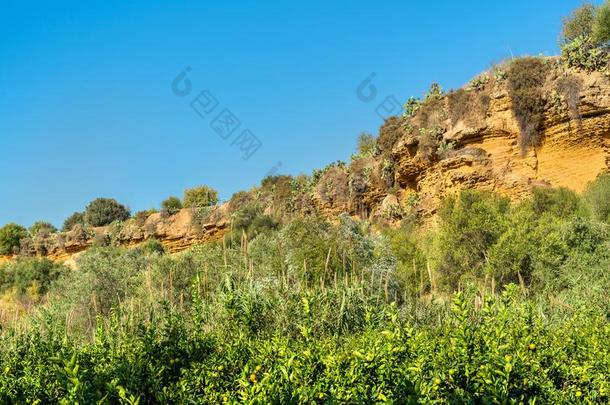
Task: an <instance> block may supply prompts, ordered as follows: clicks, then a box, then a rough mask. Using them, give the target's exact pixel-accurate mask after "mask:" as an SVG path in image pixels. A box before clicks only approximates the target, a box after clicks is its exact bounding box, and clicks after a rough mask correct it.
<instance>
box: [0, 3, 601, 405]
mask: <svg viewBox="0 0 610 405" xmlns="http://www.w3.org/2000/svg"><path fill="white" fill-rule="evenodd" d="M609 4H610V3H608V2H606V3H605V4H604V5H602V6H601V7H595V6H593V5H590V4H585V5H583V6H582V7H581V8H579V9H577V10H575V12H574V13H573V14H572V15H571V16H569V17H568V18H566V20H565V21H564V27H563V32H562V39H561V45H562V58H530V57H527V58H518V59H515V60H513V61H511V62H509V63H505V64H503V65H501V66H497V67H495V68H494V69H492V70H490V71H489V72H486V73H484V74H482V75H480V76H479V77H477V78H475V79H474V80H473V81H472V82H471V83H470V84H469V85H468V86H467V87H465V88H463V89H460V90H457V91H451V92H449V93H444V92H443V90H442V89H441V87H440V86H439V85H438V84H433V85H432V86H431V88H430V90H429V91H428V93H427V94H426V95H425V96H424V97H422V99H415V98H411V99H409V100H408V101H407V103H406V104H405V109H404V110H405V111H404V115H403V116H401V117H392V118H390V119H388V120H387V121H386V123H385V124H384V126H383V127H382V128H381V130H380V134H379V136H378V137H374V136H373V135H371V134H368V133H363V134H362V135H361V136H360V137H359V139H358V147H357V153H356V154H354V155H353V156H352V159H351V161H350V163H344V162H336V163H333V164H331V165H329V166H327V167H326V168H324V169H322V170H316V171H315V172H314V173H313V174H312V176H298V177H292V176H286V175H278V176H269V177H267V178H265V179H264V180H263V181H262V183H261V186H260V187H257V188H253V189H252V190H250V191H248V192H240V193H236V194H235V195H234V196H233V197H232V198H231V200H230V201H229V202H228V204H227V205H226V210H227V212H228V214H227V215H229V216H230V231H229V232H228V233H226V234H225V236H224V238H223V239H222V240H221V241H219V242H216V243H206V244H201V245H198V246H194V247H192V248H191V249H189V250H187V251H184V252H182V253H179V254H175V255H168V254H167V252H166V249H165V248H164V246H163V245H162V244H161V243H160V242H158V241H156V240H154V239H149V240H147V241H146V242H144V243H142V244H140V245H139V246H136V247H132V248H124V247H118V246H116V245H118V244H119V243H117V242H116V236H117V234H118V232H119V231H120V229H121V227H122V226H124V225H125V223H124V222H125V221H126V220H127V219H128V218H130V212H129V209H128V208H127V207H125V206H124V205H122V204H120V203H119V202H117V201H115V200H113V199H106V198H100V199H96V200H94V201H92V202H91V203H90V204H89V205H88V206H87V207H86V208H85V210H84V211H83V212H82V213H81V212H77V213H75V214H73V215H72V216H70V217H69V218H68V219H66V221H65V223H64V225H63V231H65V232H67V231H71V230H74V233H79V232H80V234H81V235H84V236H83V238H85V240H86V239H87V238H91V239H90V242H91V243H93V247H92V248H90V249H89V250H87V251H86V252H84V253H83V254H82V255H80V256H79V257H78V258H77V260H76V264H75V265H74V266H72V267H73V268H71V267H67V266H65V265H61V264H57V263H53V262H51V261H49V260H46V259H40V258H36V257H28V256H27V255H28V254H30V255H31V254H32V252H35V253H39V252H44V249H42V250H40V249H36V248H34V249H31V247H32V246H35V245H37V244H41V245H44V244H43V243H42V242H41V241H42V240H43V239H44V238H45V237H48V236H49V235H51V234H55V233H56V232H57V230H56V229H55V227H54V226H53V225H51V224H49V223H46V222H42V221H39V222H36V223H35V224H33V225H32V226H31V227H30V228H29V230H28V229H26V228H24V227H21V226H19V225H16V224H8V225H6V226H4V227H2V228H0V254H2V255H5V254H17V253H20V255H19V256H16V258H15V260H13V261H11V262H7V263H4V264H2V265H0V344H1V345H2V348H3V349H2V351H1V352H0V403H2V404H13V403H32V404H46V403H61V404H115V403H117V404H157V403H176V404H195V403H211V404H216V403H254V404H266V403H426V404H427V403H503V404H504V403H506V404H508V403H531V404H534V403H557V404H561V403H610V372H609V370H610V300H609V298H608V291H609V290H610V273H609V272H608V269H609V268H610V175H609V174H602V175H600V177H599V178H598V179H597V180H595V181H594V182H592V183H591V184H589V185H588V186H587V188H586V190H585V191H584V193H583V194H582V195H577V194H575V193H573V192H571V191H569V190H567V189H561V188H557V189H554V188H535V189H534V190H533V193H532V196H531V198H529V199H527V200H525V201H522V202H519V203H513V202H511V201H510V200H509V199H507V198H506V197H504V196H500V195H496V194H493V193H491V192H482V191H473V190H464V191H462V192H461V193H459V194H457V195H449V196H447V197H446V198H445V200H444V201H443V202H442V204H441V206H440V208H439V210H438V213H437V214H438V216H437V219H438V224H437V226H430V223H422V222H421V221H422V218H420V217H419V215H418V213H417V210H415V209H414V207H415V206H417V204H418V203H419V199H420V196H419V195H418V194H417V193H415V192H413V193H411V194H409V197H408V201H406V203H404V202H402V201H401V204H398V203H397V204H396V205H392V206H390V208H388V210H387V211H385V212H382V213H381V215H380V216H374V215H370V216H369V214H370V212H369V211H368V209H369V208H370V207H367V206H366V204H365V203H364V202H363V196H364V195H365V193H366V192H367V191H370V190H371V189H373V190H375V191H377V192H379V194H380V195H385V194H390V195H392V194H397V193H396V190H397V185H396V184H395V173H394V165H395V161H394V156H393V155H392V153H391V150H392V148H393V146H394V145H395V144H396V142H397V141H398V140H399V139H401V137H402V138H405V137H412V138H415V139H416V142H414V143H413V145H415V146H414V148H417V154H418V157H421V158H422V160H424V161H427V162H432V161H437V160H442V159H445V158H447V157H450V156H451V155H452V153H453V152H454V147H455V144H454V143H452V142H447V141H446V140H445V139H444V138H443V133H444V132H445V131H446V130H447V128H446V125H447V122H450V123H451V125H456V124H457V123H458V122H460V121H463V122H465V123H466V124H468V125H477V123H480V122H481V121H482V120H483V119H484V118H485V116H486V114H487V110H488V107H489V102H490V96H489V94H490V91H491V89H492V88H493V87H492V86H493V85H494V84H495V83H500V82H504V81H505V82H506V88H507V90H508V91H509V95H510V97H511V100H512V110H513V113H514V115H515V118H516V119H517V122H518V124H519V127H520V130H521V138H520V143H521V147H522V149H523V152H526V151H527V149H528V148H532V147H538V146H540V145H541V144H542V142H543V139H542V133H543V128H542V126H543V124H544V119H543V114H544V112H545V111H546V110H547V109H548V108H549V105H550V106H553V107H557V108H558V109H561V108H564V107H567V112H566V113H567V114H569V117H570V119H580V116H579V109H578V104H579V99H580V87H581V82H580V81H579V79H578V77H577V76H575V75H574V73H575V71H577V70H587V71H593V70H595V71H602V72H607V71H608V60H609V58H608V50H607V47H606V46H607V44H608V41H609V40H610V5H609ZM551 71H552V72H553V74H552V75H550V74H549V72H551ZM549 76H553V77H555V78H554V79H553V80H552V81H553V83H552V86H553V91H554V93H550V91H549V88H547V87H549V86H550V85H549V80H548V77H549ZM564 104H565V106H564ZM562 111H564V112H565V110H562ZM314 197H315V198H317V199H318V200H319V201H318V202H317V203H314V201H313V199H314ZM216 204H218V193H217V192H216V190H214V189H212V188H210V187H208V186H200V187H195V188H191V189H187V190H185V192H184V196H183V198H182V199H180V198H178V197H169V198H168V199H166V200H164V201H163V202H162V203H161V212H160V214H159V217H163V218H167V216H169V215H174V214H176V213H177V212H178V211H179V210H181V209H182V208H188V209H189V212H190V213H192V217H193V223H192V225H193V227H194V228H196V227H197V226H200V225H201V223H205V222H204V221H205V220H207V219H208V218H207V215H210V213H211V212H212V211H213V208H214V206H215V205H216ZM316 204H327V205H328V206H331V207H335V208H336V207H343V208H345V210H348V211H350V212H352V213H355V215H353V216H350V215H348V214H340V215H338V216H336V217H332V218H330V219H329V216H328V215H323V214H322V213H321V212H320V210H319V205H316ZM153 212H155V211H153V210H149V211H141V212H138V213H136V214H135V215H134V216H133V218H132V219H130V221H132V222H130V224H132V223H135V224H136V225H137V226H139V227H141V228H142V229H146V221H147V219H148V218H149V217H150V215H151V214H152V213H153ZM428 219H429V218H428ZM388 224H392V225H394V226H391V227H390V226H388ZM98 226H107V227H108V229H109V231H108V233H95V236H91V235H93V233H92V229H91V227H98ZM75 227H76V228H75ZM79 227H81V228H85V229H79ZM53 236H55V237H57V238H56V240H63V239H62V237H63V235H59V234H56V235H53ZM43 248H44V246H43Z"/></svg>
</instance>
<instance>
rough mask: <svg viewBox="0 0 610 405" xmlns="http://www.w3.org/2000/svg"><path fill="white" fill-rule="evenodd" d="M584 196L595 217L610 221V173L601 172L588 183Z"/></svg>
mask: <svg viewBox="0 0 610 405" xmlns="http://www.w3.org/2000/svg"><path fill="white" fill-rule="evenodd" d="M584 198H585V201H586V202H587V203H588V204H589V207H590V208H591V211H592V212H593V214H594V215H595V217H596V218H597V219H599V220H600V221H605V222H610V174H608V173H603V174H601V175H600V176H599V177H598V178H597V179H595V181H593V182H592V183H589V184H588V185H587V188H586V190H585V193H584Z"/></svg>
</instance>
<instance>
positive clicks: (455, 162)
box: [0, 72, 610, 263]
mask: <svg viewBox="0 0 610 405" xmlns="http://www.w3.org/2000/svg"><path fill="white" fill-rule="evenodd" d="M562 74H564V75H565V74H566V73H565V72H563V73H562ZM569 74H570V75H572V76H573V77H575V78H577V79H578V80H579V82H580V83H581V85H580V92H579V101H578V113H579V115H580V117H579V118H578V117H576V118H575V117H574V116H573V114H571V113H570V111H568V108H564V107H565V106H562V105H561V102H562V101H561V99H557V97H556V98H555V100H556V101H557V100H559V101H558V102H559V104H558V103H557V102H556V103H554V104H553V103H550V102H548V100H547V102H546V111H545V115H544V128H542V134H543V137H542V139H543V143H542V145H541V146H539V147H537V148H530V149H529V150H527V151H526V152H525V153H524V152H523V151H522V149H521V148H520V146H519V137H520V130H519V126H518V123H517V121H516V119H515V117H514V114H513V111H512V108H511V105H512V104H511V99H510V95H509V92H508V91H507V89H506V85H505V84H502V83H500V82H498V83H494V84H492V85H488V86H487V87H486V89H485V90H484V91H486V95H487V96H488V100H489V102H488V104H486V109H485V110H484V111H483V112H482V116H480V117H479V118H478V119H476V120H472V119H470V120H468V119H461V120H457V121H456V122H451V121H450V120H449V118H445V119H444V121H443V122H441V124H442V127H443V128H442V141H443V142H445V143H446V144H447V143H451V144H452V145H453V148H452V149H451V150H449V151H447V152H446V153H443V155H442V157H439V156H440V155H439V154H437V155H436V156H435V157H433V158H430V156H427V155H426V154H425V153H423V152H422V150H423V149H422V147H421V145H420V143H421V139H420V138H418V137H416V136H413V134H412V133H408V131H407V130H406V129H405V128H403V126H405V125H406V120H405V119H404V118H399V119H395V120H394V122H393V123H392V125H393V130H394V131H401V132H400V136H398V139H397V141H396V142H394V143H393V146H392V148H391V150H390V151H389V156H391V159H392V160H393V162H394V163H393V177H394V179H393V184H394V187H393V188H392V189H391V192H390V190H389V189H388V190H386V189H384V188H383V187H382V188H379V187H374V186H372V185H370V186H366V185H363V186H362V190H363V191H362V192H361V193H360V194H359V196H358V200H357V201H356V200H355V199H354V198H347V197H345V194H343V196H342V197H341V196H339V193H338V190H342V191H343V192H345V190H348V189H350V187H351V189H353V188H354V184H353V183H349V177H348V174H347V173H346V172H343V171H342V170H343V169H333V170H334V171H335V172H333V173H331V174H332V175H333V176H334V178H335V182H339V183H341V184H330V186H333V187H334V188H332V187H330V186H328V185H326V184H323V185H320V184H318V187H317V189H316V190H315V191H314V192H313V195H312V198H311V200H312V201H313V203H314V204H315V205H316V206H317V208H318V209H319V210H320V211H322V212H324V213H325V214H326V215H327V216H329V217H333V216H336V215H337V214H339V213H341V212H344V211H349V212H350V213H351V214H354V215H361V214H362V212H363V211H365V212H366V213H367V214H372V215H377V216H379V217H382V216H383V214H384V212H387V211H392V212H393V213H396V212H400V210H401V207H404V206H405V205H407V204H410V205H412V206H413V205H415V208H416V210H417V211H418V212H419V213H420V214H422V215H423V216H424V217H427V218H431V217H433V214H434V212H435V210H436V208H437V207H438V204H439V202H440V200H441V199H442V198H443V197H444V196H446V195H448V194H452V193H456V192H457V191H459V190H461V189H464V188H473V189H485V190H492V191H495V192H498V193H500V194H502V195H505V196H508V197H509V198H511V199H513V200H519V199H522V198H524V197H526V196H528V195H529V194H530V193H531V190H532V188H533V187H534V186H556V187H567V188H570V189H572V190H574V191H577V192H580V191H582V190H583V189H584V187H585V186H586V184H587V183H588V182H590V181H592V180H593V179H595V177H596V176H597V175H598V174H599V173H600V172H601V171H603V170H608V168H609V165H610V154H609V151H610V114H609V113H610V81H609V80H608V78H607V77H606V76H604V75H602V74H601V73H583V72H569ZM556 79H557V74H555V77H554V78H553V77H551V78H550V79H549V80H548V82H549V83H548V85H547V89H546V91H547V93H548V94H551V91H552V88H553V86H554V82H553V80H556ZM475 91H480V90H470V92H475ZM549 99H550V96H549ZM442 101H445V102H446V101H447V98H446V97H445V98H444V99H443V100H442ZM445 104H447V103H445ZM415 118H416V119H417V117H415ZM473 122H474V123H473ZM382 130H383V129H382ZM387 156H388V154H386V156H385V157H384V159H385V158H387ZM373 159H376V161H375V162H374V163H373V164H374V165H376V166H377V167H379V166H380V165H381V162H382V161H381V159H382V157H381V156H377V157H374V158H373ZM322 186H323V187H322ZM358 187H360V186H359V185H358ZM330 189H333V190H335V194H336V195H334V196H333V195H328V194H329V192H328V190H330ZM330 194H332V193H330ZM413 196H416V197H417V198H415V199H414V198H412V197H413ZM413 201H416V203H413ZM228 206H229V205H228V204H224V205H222V206H220V207H217V208H215V209H214V210H213V211H211V212H210V213H208V214H207V215H205V216H202V215H201V214H197V213H196V212H195V211H193V210H190V209H183V210H181V211H180V212H179V213H177V214H176V215H173V216H169V215H162V214H160V213H156V214H152V215H151V216H149V217H148V218H146V219H145V220H141V221H140V222H138V221H137V220H136V219H130V220H129V221H127V222H126V223H124V224H123V225H122V226H121V227H119V228H113V227H105V228H95V229H93V230H84V229H82V228H80V227H76V228H74V229H73V230H72V231H70V232H67V233H60V234H53V235H50V236H48V237H46V238H44V239H42V240H34V241H33V244H32V246H31V247H30V252H29V253H30V254H35V255H38V256H46V257H49V258H50V259H52V260H59V261H66V260H68V259H70V258H72V257H73V255H75V254H76V253H79V252H82V251H83V250H85V249H87V248H88V247H90V246H91V245H92V244H94V243H98V241H100V240H104V239H106V240H107V241H108V240H111V241H112V243H114V244H120V245H125V246H135V245H138V244H140V243H142V242H144V241H145V240H147V239H150V238H155V239H157V240H159V241H160V242H161V243H162V244H163V245H164V246H165V247H166V248H167V249H168V250H169V251H170V252H172V253H174V252H179V251H181V250H184V249H186V248H188V247H190V246H192V245H193V244H196V243H201V242H206V241H214V240H219V239H221V238H222V237H223V235H224V234H225V233H226V232H227V231H228V229H229V225H230V215H229V210H228ZM268 208H269V209H272V208H273V207H271V206H270V207H268ZM363 208H364V209H363ZM7 259H8V257H0V263H1V262H2V261H3V260H7Z"/></svg>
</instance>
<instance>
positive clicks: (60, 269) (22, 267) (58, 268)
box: [0, 259, 69, 294]
mask: <svg viewBox="0 0 610 405" xmlns="http://www.w3.org/2000/svg"><path fill="white" fill-rule="evenodd" d="M68 271H69V269H68V268H66V267H64V266H62V265H60V264H56V263H53V262H52V261H50V260H48V259H19V260H17V261H16V262H14V263H10V264H7V265H5V266H3V267H2V268H0V291H4V290H7V289H10V288H13V287H14V288H16V289H17V291H18V292H19V293H21V294H23V293H25V292H26V290H28V289H30V288H32V287H34V288H35V290H36V291H35V293H36V294H45V293H46V292H47V291H48V290H49V288H50V287H51V284H52V283H53V282H54V281H55V280H57V279H58V278H59V277H61V276H63V275H65V274H67V272H68Z"/></svg>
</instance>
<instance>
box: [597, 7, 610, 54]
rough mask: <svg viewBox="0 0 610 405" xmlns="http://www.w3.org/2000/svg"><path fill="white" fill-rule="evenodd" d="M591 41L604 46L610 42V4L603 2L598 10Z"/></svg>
mask: <svg viewBox="0 0 610 405" xmlns="http://www.w3.org/2000/svg"><path fill="white" fill-rule="evenodd" d="M593 41H594V42H595V44H597V45H606V44H607V43H608V42H609V41H610V2H609V1H605V2H604V4H602V5H601V6H600V7H599V8H598V9H597V13H596V15H595V22H594V23H593Z"/></svg>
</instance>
